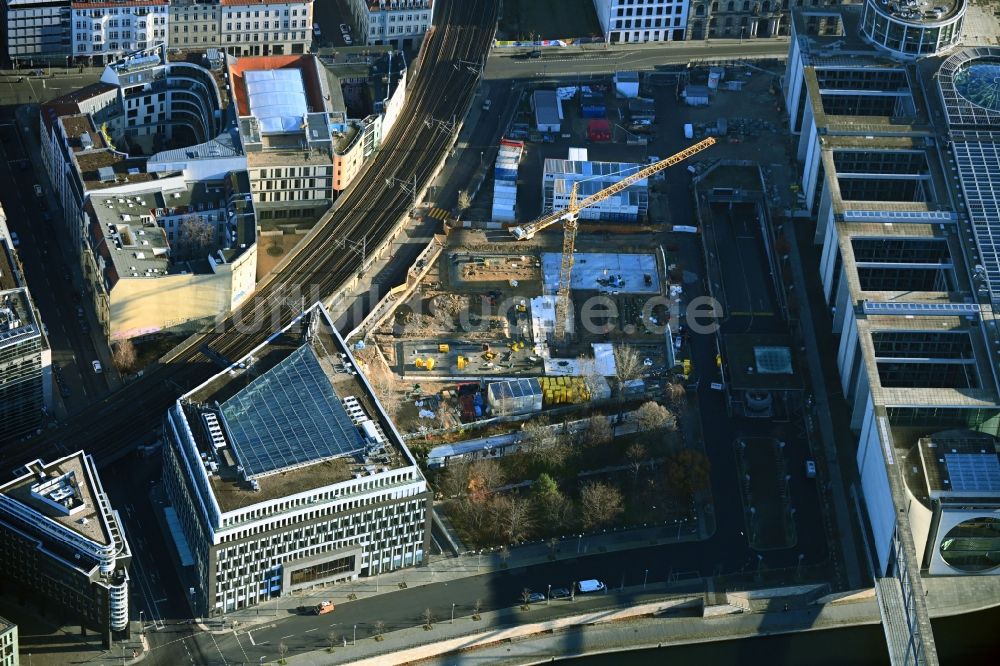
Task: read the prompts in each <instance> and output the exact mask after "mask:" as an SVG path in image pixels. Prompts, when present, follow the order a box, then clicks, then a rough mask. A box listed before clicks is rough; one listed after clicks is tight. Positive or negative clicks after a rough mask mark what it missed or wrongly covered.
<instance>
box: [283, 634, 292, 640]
mask: <svg viewBox="0 0 1000 666" xmlns="http://www.w3.org/2000/svg"><path fill="white" fill-rule="evenodd" d="M294 635H295V634H288V635H287V636H282V637H281V640H285V639H286V638H291V637H292V636H294Z"/></svg>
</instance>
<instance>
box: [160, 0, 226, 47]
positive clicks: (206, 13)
mask: <svg viewBox="0 0 1000 666" xmlns="http://www.w3.org/2000/svg"><path fill="white" fill-rule="evenodd" d="M167 13H168V16H169V20H168V25H169V26H170V36H169V38H168V39H167V46H168V47H169V48H170V50H172V51H173V50H189V49H190V50H195V49H201V50H205V49H214V48H218V47H219V44H220V41H219V32H220V27H221V25H222V5H221V4H220V3H219V0H170V7H169V10H168V12H167Z"/></svg>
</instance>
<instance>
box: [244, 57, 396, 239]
mask: <svg viewBox="0 0 1000 666" xmlns="http://www.w3.org/2000/svg"><path fill="white" fill-rule="evenodd" d="M400 64H402V63H400ZM349 69H353V70H355V74H353V75H352V74H351V73H350V72H348V71H346V70H343V69H340V68H338V67H336V66H334V67H331V68H327V67H325V66H324V65H323V64H321V63H320V61H319V59H318V58H316V57H315V56H311V55H305V56H269V57H247V58H239V59H237V60H236V62H235V63H233V64H231V65H230V67H229V81H230V89H231V90H232V92H233V97H234V101H235V106H236V116H237V127H238V129H239V135H240V142H241V144H242V146H243V148H244V150H245V151H246V160H247V170H248V171H249V173H250V185H251V189H252V191H253V197H254V203H255V205H256V207H257V213H258V219H259V220H260V221H261V224H262V225H263V226H265V227H267V226H272V227H273V226H274V225H278V224H281V225H296V224H297V225H300V226H301V225H305V226H309V225H311V224H312V223H314V222H315V221H316V220H318V219H319V217H320V216H321V215H322V214H323V213H324V212H325V211H326V210H327V209H328V208H329V207H330V205H331V204H332V203H333V201H334V198H335V197H336V194H337V192H339V191H341V190H343V189H344V188H346V187H347V185H348V184H349V183H350V181H351V179H353V178H354V176H355V175H356V174H357V173H358V172H359V171H360V169H361V166H362V164H363V163H364V161H365V160H366V159H367V158H368V156H370V155H371V154H372V153H373V152H374V151H375V150H376V149H377V148H378V147H379V143H380V141H381V136H382V130H383V126H384V123H385V122H388V121H389V117H390V112H392V113H393V115H392V117H393V118H394V117H395V115H394V114H395V113H396V112H398V108H399V106H401V105H400V104H399V103H397V101H398V100H399V99H401V98H402V96H403V95H405V69H403V70H402V72H401V71H400V70H399V69H397V70H395V71H394V72H393V75H392V78H393V80H395V81H397V84H396V87H395V89H394V90H392V94H391V95H389V97H388V99H385V100H381V101H380V102H379V104H378V106H379V107H381V110H382V113H377V114H370V115H368V116H367V117H365V118H364V119H362V120H352V119H349V118H348V111H347V106H346V103H345V101H344V95H343V91H342V85H343V83H344V82H345V81H344V80H342V79H341V78H340V77H339V76H338V75H337V74H336V72H338V71H339V72H340V73H341V74H343V75H344V76H351V77H353V78H350V79H348V81H350V82H353V83H354V84H360V85H367V82H368V78H369V73H370V72H369V67H368V66H366V65H363V66H361V67H360V74H359V73H358V72H357V70H359V67H358V66H357V65H353V66H350V67H349Z"/></svg>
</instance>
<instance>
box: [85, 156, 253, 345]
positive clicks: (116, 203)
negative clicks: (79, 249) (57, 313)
mask: <svg viewBox="0 0 1000 666" xmlns="http://www.w3.org/2000/svg"><path fill="white" fill-rule="evenodd" d="M85 212H86V216H87V219H88V222H89V228H88V235H87V247H86V248H85V250H84V265H85V267H86V271H85V275H87V276H88V277H89V278H90V279H91V280H92V283H91V289H90V290H88V292H89V293H93V295H94V305H95V310H96V312H97V318H98V320H99V321H100V323H101V325H102V326H103V327H104V332H105V335H106V336H107V338H108V339H109V340H120V339H124V338H137V337H145V336H150V335H155V334H157V333H162V332H166V331H170V332H174V333H177V332H181V331H185V330H194V329H196V328H197V327H199V326H202V325H204V324H206V323H208V322H211V321H212V320H213V319H214V318H215V317H217V316H218V315H220V314H224V313H226V312H229V311H230V310H232V309H234V308H236V307H237V306H238V305H239V304H240V303H242V302H243V301H244V300H245V299H246V298H247V297H248V296H250V294H252V293H253V290H254V286H255V284H256V279H257V244H256V227H257V219H256V216H255V215H254V208H253V201H252V198H251V197H250V181H249V179H248V177H247V173H246V172H245V171H233V172H230V173H229V174H227V175H226V176H225V177H224V178H222V179H221V180H218V181H208V180H203V181H196V182H187V183H182V184H180V185H179V186H178V187H176V188H174V187H163V188H162V189H160V188H156V189H149V190H145V191H140V192H135V193H130V194H128V195H125V196H121V195H118V194H110V195H108V194H94V195H92V196H91V197H90V198H89V199H88V201H87V204H86V207H85Z"/></svg>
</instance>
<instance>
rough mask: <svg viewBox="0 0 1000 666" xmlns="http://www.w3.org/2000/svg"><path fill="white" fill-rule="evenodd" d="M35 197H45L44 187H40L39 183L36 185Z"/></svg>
mask: <svg viewBox="0 0 1000 666" xmlns="http://www.w3.org/2000/svg"><path fill="white" fill-rule="evenodd" d="M35 196H36V197H41V196H43V195H42V186H41V185H39V184H38V183H35Z"/></svg>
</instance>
